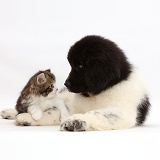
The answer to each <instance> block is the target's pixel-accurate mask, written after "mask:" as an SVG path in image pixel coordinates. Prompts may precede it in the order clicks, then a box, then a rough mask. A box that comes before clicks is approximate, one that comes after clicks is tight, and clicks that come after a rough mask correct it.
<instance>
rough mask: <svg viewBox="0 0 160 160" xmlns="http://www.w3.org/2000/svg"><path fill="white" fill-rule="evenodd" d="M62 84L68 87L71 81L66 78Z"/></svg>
mask: <svg viewBox="0 0 160 160" xmlns="http://www.w3.org/2000/svg"><path fill="white" fill-rule="evenodd" d="M64 85H65V86H66V87H67V88H69V87H70V86H71V83H70V82H69V81H68V79H67V80H66V81H65V83H64Z"/></svg>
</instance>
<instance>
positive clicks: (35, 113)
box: [32, 110, 43, 121]
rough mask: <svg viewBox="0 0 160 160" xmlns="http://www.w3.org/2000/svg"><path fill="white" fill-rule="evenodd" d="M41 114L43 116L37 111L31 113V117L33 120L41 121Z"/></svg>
mask: <svg viewBox="0 0 160 160" xmlns="http://www.w3.org/2000/svg"><path fill="white" fill-rule="evenodd" d="M42 114H43V113H42V111H41V110H38V111H36V112H34V113H32V117H33V119H34V120H36V121H38V120H40V119H41V117H42Z"/></svg>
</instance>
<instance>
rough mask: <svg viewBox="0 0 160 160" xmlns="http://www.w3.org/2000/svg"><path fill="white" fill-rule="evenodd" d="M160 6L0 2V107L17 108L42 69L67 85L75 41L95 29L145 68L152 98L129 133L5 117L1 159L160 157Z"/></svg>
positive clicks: (144, 0) (107, 1) (119, 1)
mask: <svg viewBox="0 0 160 160" xmlns="http://www.w3.org/2000/svg"><path fill="white" fill-rule="evenodd" d="M159 8H160V4H159V1H158V0H134V1H129V0H97V1H95V0H68V1H67V0H66V1H65V0H0V110H1V109H4V108H13V107H14V106H15V103H16V99H17V97H18V96H19V93H20V91H21V90H22V88H23V87H24V85H25V84H26V83H27V81H28V79H29V78H30V77H31V76H32V75H33V74H35V73H36V72H37V71H39V70H44V69H48V68H50V69H51V70H52V71H53V72H54V73H55V75H56V77H57V85H58V87H59V88H61V87H63V83H64V81H65V79H66V78H67V76H68V73H69V71H70V67H69V64H68V62H67V59H66V57H67V52H68V50H69V48H70V46H71V45H73V44H74V42H76V41H77V40H79V39H80V38H82V37H84V36H85V35H92V34H95V35H101V36H104V37H106V38H108V39H110V40H112V41H114V42H116V43H117V44H118V45H119V47H120V48H122V49H123V50H124V52H125V53H126V55H127V57H128V58H129V60H130V61H131V63H133V64H134V65H135V66H136V67H137V68H139V69H140V70H141V72H142V73H143V75H144V77H145V79H146V82H147V84H148V89H149V92H150V99H151V103H152V109H151V112H150V116H149V117H148V120H147V122H146V126H144V127H140V128H133V129H131V130H125V131H106V132H88V133H61V132H59V131H58V127H31V128H24V127H16V126H14V124H13V122H12V121H4V120H1V119H0V149H1V150H2V152H1V150H0V159H1V157H3V156H5V159H7V158H8V159H11V158H12V159H14V158H17V157H19V158H20V159H25V158H24V157H26V159H27V158H28V159H32V158H34V159H37V158H40V157H41V158H43V159H44V158H45V157H47V159H60V158H62V159H64V158H67V159H69V158H70V159H79V158H81V159H82V158H85V157H87V158H88V159H92V158H96V159H98V158H99V159H114V158H115V159H118V158H119V159H123V160H124V159H132V158H133V159H135V158H136V159H152V160H153V159H154V160H158V159H160V153H159V151H160V138H159V137H160V136H159V135H160V134H159V133H160V118H159V117H160V116H159V115H160V72H159V69H160V61H159V59H160V58H159V57H160V56H159V54H160V9H159ZM57 131H58V132H57ZM22 133H23V134H22ZM158 134H159V135H158ZM158 136H159V137H158ZM19 141H20V142H19ZM30 145H31V146H30ZM102 145H103V146H102ZM18 155H19V156H18ZM23 156H24V157H23ZM56 156H57V158H55V157H56ZM129 157H130V158H129Z"/></svg>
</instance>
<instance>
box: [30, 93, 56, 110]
mask: <svg viewBox="0 0 160 160" xmlns="http://www.w3.org/2000/svg"><path fill="white" fill-rule="evenodd" d="M31 105H35V106H38V107H40V108H41V110H42V111H45V110H47V109H49V108H52V107H54V97H53V96H52V97H51V96H49V97H43V96H39V97H38V96H33V97H32V104H31Z"/></svg>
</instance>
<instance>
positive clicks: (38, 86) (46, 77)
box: [23, 69, 58, 97]
mask: <svg viewBox="0 0 160 160" xmlns="http://www.w3.org/2000/svg"><path fill="white" fill-rule="evenodd" d="M27 90H28V91H29V94H34V95H36V96H44V97H46V96H48V95H54V94H55V93H56V92H57V90H58V89H57V87H56V78H55V76H54V74H53V73H51V70H50V69H48V70H45V71H39V72H37V73H36V74H35V75H34V76H33V77H31V79H30V80H29V82H28V83H27V85H26V86H25V88H24V90H23V91H27Z"/></svg>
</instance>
